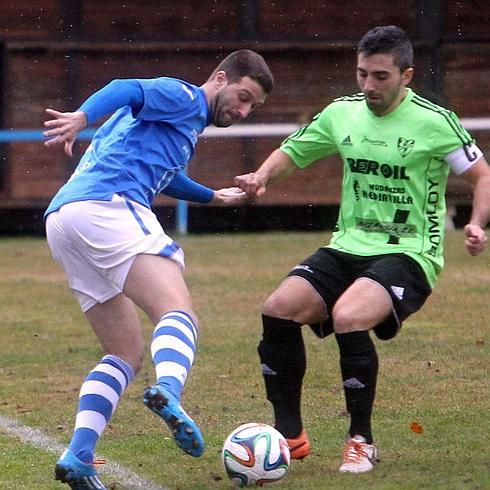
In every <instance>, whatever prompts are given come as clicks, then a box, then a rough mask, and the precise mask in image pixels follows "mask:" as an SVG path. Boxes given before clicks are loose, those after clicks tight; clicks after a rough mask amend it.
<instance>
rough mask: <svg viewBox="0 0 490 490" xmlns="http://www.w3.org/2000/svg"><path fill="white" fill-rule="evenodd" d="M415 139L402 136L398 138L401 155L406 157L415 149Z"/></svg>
mask: <svg viewBox="0 0 490 490" xmlns="http://www.w3.org/2000/svg"><path fill="white" fill-rule="evenodd" d="M414 145H415V140H407V139H405V138H402V137H401V136H400V137H399V138H398V151H399V152H400V155H401V156H402V157H403V158H405V157H406V156H407V155H408V154H409V153H410V152H411V151H412V149H413V147H414Z"/></svg>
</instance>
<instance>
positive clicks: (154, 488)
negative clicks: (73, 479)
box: [0, 415, 165, 490]
mask: <svg viewBox="0 0 490 490" xmlns="http://www.w3.org/2000/svg"><path fill="white" fill-rule="evenodd" d="M0 432H3V433H5V434H7V435H9V436H12V437H15V438H17V439H20V441H21V442H23V443H24V444H28V445H30V446H33V447H36V448H38V449H43V450H45V451H49V452H51V453H55V454H57V455H61V453H62V452H63V451H64V450H65V446H63V445H62V444H61V443H59V442H58V441H56V440H54V439H52V438H51V437H49V436H47V435H46V434H43V432H41V431H40V430H39V429H34V428H32V427H28V426H26V425H22V424H20V423H19V422H17V421H16V420H14V419H11V418H9V417H5V416H3V415H0ZM97 471H98V472H99V473H100V474H101V475H104V474H106V475H109V476H111V477H113V478H115V479H116V480H117V481H118V482H119V483H120V484H121V485H122V486H121V488H126V489H139V488H144V489H145V490H165V489H164V488H163V487H160V486H159V485H157V484H156V483H153V482H152V481H150V480H147V479H145V478H142V477H141V476H139V475H137V474H136V473H134V472H133V471H131V470H130V469H128V468H125V467H124V466H121V465H120V464H118V463H116V462H114V461H107V463H106V464H104V465H101V466H98V468H97ZM118 488H119V486H118Z"/></svg>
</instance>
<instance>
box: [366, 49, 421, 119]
mask: <svg viewBox="0 0 490 490" xmlns="http://www.w3.org/2000/svg"><path fill="white" fill-rule="evenodd" d="M412 75H413V68H407V69H406V70H405V71H403V72H400V68H399V67H398V66H396V65H394V64H393V56H392V55H391V54H373V55H371V56H365V55H364V54H362V53H360V54H359V55H358V57H357V83H358V85H359V87H360V89H361V90H362V92H363V93H364V95H365V96H366V103H367V105H368V107H369V109H371V111H372V112H373V113H374V114H376V115H377V116H384V115H386V114H388V113H390V112H391V111H393V110H394V109H396V108H397V107H398V105H399V104H400V102H401V101H402V100H403V98H404V97H405V94H406V86H407V84H408V83H409V82H410V80H411V79H412Z"/></svg>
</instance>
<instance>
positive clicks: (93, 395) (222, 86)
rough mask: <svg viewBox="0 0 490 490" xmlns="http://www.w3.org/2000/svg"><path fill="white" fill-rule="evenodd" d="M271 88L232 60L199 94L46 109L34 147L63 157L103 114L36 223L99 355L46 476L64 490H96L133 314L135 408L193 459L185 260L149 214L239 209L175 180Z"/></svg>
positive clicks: (198, 441)
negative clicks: (146, 330) (60, 149)
mask: <svg viewBox="0 0 490 490" xmlns="http://www.w3.org/2000/svg"><path fill="white" fill-rule="evenodd" d="M272 88H273V76H272V74H271V71H270V69H269V67H268V66H267V64H266V62H265V61H264V59H263V58H262V57H261V56H260V55H259V54H257V53H255V52H253V51H249V50H240V51H236V52H234V53H231V54H230V55H229V56H228V57H226V58H225V59H224V60H223V61H222V62H221V63H220V64H219V65H218V66H217V68H216V69H215V70H214V71H213V72H212V73H211V75H210V77H209V78H208V80H207V81H206V82H205V83H204V84H203V85H202V86H195V85H193V84H191V83H188V82H185V81H183V80H179V79H175V78H166V77H162V78H155V79H127V80H113V81H112V82H111V83H109V84H108V85H106V86H105V87H104V88H102V89H101V90H99V91H98V92H96V93H94V94H93V95H92V96H90V97H89V98H88V99H87V100H86V101H85V102H84V103H83V104H82V105H81V107H80V108H79V109H78V110H77V111H75V112H58V111H55V110H52V109H47V113H48V114H49V115H50V116H51V117H52V119H51V120H48V121H46V122H45V127H46V130H45V132H44V134H45V136H46V137H47V138H49V139H48V140H47V141H46V142H45V145H46V146H56V145H63V146H64V150H65V153H66V154H67V155H68V156H72V147H73V143H74V142H75V139H76V137H77V135H78V133H79V132H80V131H81V130H83V129H84V128H86V127H87V126H90V125H91V124H93V123H95V122H96V121H98V120H99V119H100V118H102V117H104V116H107V115H109V114H112V115H111V117H110V118H109V119H108V120H107V121H106V122H104V124H102V126H101V127H100V128H99V129H98V130H97V131H96V133H95V135H94V137H93V139H92V142H91V144H90V146H89V147H88V148H87V150H86V152H85V154H84V155H83V157H82V158H81V160H80V162H79V164H78V166H77V168H76V170H75V172H74V173H73V175H72V176H71V178H70V179H69V180H68V182H67V183H66V184H65V185H64V186H63V187H61V189H60V190H59V192H58V193H57V194H56V196H55V197H54V198H53V200H52V201H51V203H50V205H49V207H48V209H47V210H46V213H45V216H46V232H47V239H48V243H49V246H50V248H51V251H52V254H53V257H54V258H55V259H56V260H57V261H58V262H59V263H60V265H61V266H62V268H63V269H64V271H65V274H66V276H67V279H68V282H69V285H70V288H71V289H72V291H73V293H74V295H75V297H76V298H77V300H78V302H79V303H80V306H81V308H82V311H83V312H84V314H85V316H86V318H87V320H88V322H89V324H90V326H91V327H92V329H93V330H94V332H95V334H96V336H97V337H98V339H99V341H100V343H101V346H102V349H103V352H104V356H103V357H102V359H101V360H100V361H99V363H98V364H97V365H96V366H95V367H94V369H93V370H92V371H91V372H90V373H89V374H88V376H87V378H86V380H85V382H84V383H83V385H82V387H81V390H80V399H79V406H78V413H77V416H76V423H75V430H74V433H73V437H72V440H71V442H70V445H69V446H68V448H67V449H66V451H65V452H64V453H63V455H62V456H61V457H60V459H59V460H58V462H57V464H56V468H55V476H56V479H58V480H61V481H62V482H63V483H67V484H68V485H70V487H71V488H76V489H103V488H105V487H104V485H103V484H102V482H101V481H100V479H99V477H98V475H97V473H96V471H95V468H94V465H93V458H94V451H95V446H96V443H97V441H98V439H99V437H100V436H101V434H102V432H103V430H104V429H105V427H106V426H107V424H108V422H109V420H110V418H111V416H112V414H113V413H114V410H115V409H116V406H117V404H118V402H119V399H120V397H121V395H122V393H123V391H124V390H125V388H126V387H127V385H128V384H129V383H130V382H131V381H132V380H133V379H134V377H135V375H136V373H137V372H138V371H139V369H140V368H141V363H142V359H143V351H144V340H143V336H142V331H141V325H140V321H139V319H138V315H137V311H136V308H135V305H136V306H138V307H139V308H141V309H142V310H143V311H144V312H145V313H146V314H147V315H148V317H149V318H150V320H151V321H152V322H153V324H154V325H155V330H154V333H153V338H152V342H151V353H152V359H153V362H154V365H155V370H156V383H155V384H154V385H153V386H152V387H150V388H147V389H146V390H145V393H144V396H143V401H144V403H145V404H146V405H147V406H148V407H149V408H150V409H151V410H152V411H153V412H155V413H156V414H157V415H159V416H160V417H161V418H162V419H163V420H164V421H165V422H166V424H167V425H168V426H169V428H170V430H171V431H172V434H173V436H174V438H175V441H176V443H177V445H178V446H179V447H180V448H182V450H183V451H184V452H186V453H187V454H190V455H191V456H194V457H198V456H201V455H202V453H203V450H204V441H203V438H202V436H201V433H200V431H199V428H198V427H197V425H196V424H195V422H194V421H193V420H192V419H191V418H190V417H189V415H188V414H187V413H186V412H185V410H184V409H183V408H182V406H181V404H180V397H181V392H182V388H183V386H184V383H185V380H186V378H187V375H188V373H189V370H190V368H191V366H192V363H193V360H194V355H195V352H196V340H197V334H198V323H197V318H196V315H195V313H194V311H193V309H192V303H191V298H190V295H189V291H188V289H187V286H186V284H185V282H184V279H183V275H182V271H183V268H184V254H183V251H182V249H181V248H180V247H179V245H178V244H177V243H176V242H174V241H173V240H172V239H171V238H170V237H169V236H168V235H166V234H165V232H164V230H163V229H162V227H161V225H160V223H159V222H158V220H157V218H156V216H155V215H154V213H153V212H152V211H151V204H152V201H153V199H154V198H155V196H156V195H157V194H158V193H160V192H162V193H164V194H167V195H169V196H171V197H174V198H177V199H183V200H188V201H195V202H200V203H208V204H212V205H231V206H233V205H238V204H241V203H243V202H244V201H245V200H246V199H247V197H246V194H245V193H244V192H242V191H241V190H240V189H238V188H233V187H232V188H225V189H219V190H213V189H210V188H208V187H206V186H203V185H201V184H198V183H197V182H195V181H193V180H192V179H190V178H189V177H188V176H187V175H186V174H185V172H184V169H185V168H186V166H187V163H188V162H189V160H190V159H191V157H192V155H193V153H194V148H195V145H196V143H197V140H198V136H199V134H200V133H201V132H202V131H203V130H204V128H205V127H206V126H208V125H209V124H214V125H215V126H219V127H226V126H230V125H232V124H234V123H237V122H239V121H242V120H244V119H245V118H246V117H247V116H248V115H249V114H250V112H251V111H253V110H254V109H255V108H257V107H259V106H260V105H262V104H263V103H264V102H265V99H266V97H267V95H268V94H270V93H271V91H272Z"/></svg>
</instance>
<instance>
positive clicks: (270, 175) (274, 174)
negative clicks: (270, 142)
mask: <svg viewBox="0 0 490 490" xmlns="http://www.w3.org/2000/svg"><path fill="white" fill-rule="evenodd" d="M296 168H297V167H296V165H295V164H294V162H293V160H291V158H290V157H289V155H287V154H286V153H284V152H283V151H281V150H279V149H278V150H274V151H273V152H272V153H271V154H270V155H269V157H268V158H267V159H266V160H265V161H264V163H263V164H262V165H261V166H260V167H259V169H258V170H256V171H255V172H253V173H250V174H245V175H238V176H237V177H235V185H236V186H238V187H239V188H240V189H242V190H244V191H245V192H246V193H247V194H248V195H249V196H251V197H260V196H262V195H263V194H264V193H265V191H266V187H267V185H268V184H272V183H274V182H277V181H280V180H284V179H286V178H288V177H289V176H290V175H291V174H292V173H293V171H294V169H296Z"/></svg>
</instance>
